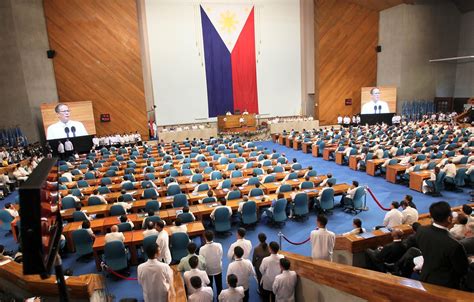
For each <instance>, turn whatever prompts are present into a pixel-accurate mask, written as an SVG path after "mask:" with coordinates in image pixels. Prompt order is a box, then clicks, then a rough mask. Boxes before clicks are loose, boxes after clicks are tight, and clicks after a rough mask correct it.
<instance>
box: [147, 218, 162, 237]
mask: <svg viewBox="0 0 474 302" xmlns="http://www.w3.org/2000/svg"><path fill="white" fill-rule="evenodd" d="M158 234H159V233H158V231H157V230H156V229H155V224H154V223H153V221H147V225H146V230H144V231H143V238H146V237H149V236H155V235H156V236H158Z"/></svg>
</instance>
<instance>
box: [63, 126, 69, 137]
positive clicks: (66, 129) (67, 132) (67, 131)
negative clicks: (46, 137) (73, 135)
mask: <svg viewBox="0 0 474 302" xmlns="http://www.w3.org/2000/svg"><path fill="white" fill-rule="evenodd" d="M64 132H66V135H67V138H69V127H66V128H64Z"/></svg>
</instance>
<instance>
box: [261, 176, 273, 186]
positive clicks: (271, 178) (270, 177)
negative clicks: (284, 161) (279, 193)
mask: <svg viewBox="0 0 474 302" xmlns="http://www.w3.org/2000/svg"><path fill="white" fill-rule="evenodd" d="M274 181H275V175H268V176H267V177H265V179H264V180H263V183H264V184H266V183H271V182H274Z"/></svg>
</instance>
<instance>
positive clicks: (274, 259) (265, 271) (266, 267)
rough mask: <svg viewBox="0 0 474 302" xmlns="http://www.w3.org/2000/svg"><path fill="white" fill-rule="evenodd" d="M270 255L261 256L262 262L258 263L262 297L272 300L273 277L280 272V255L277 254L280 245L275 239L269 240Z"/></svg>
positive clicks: (273, 298)
mask: <svg viewBox="0 0 474 302" xmlns="http://www.w3.org/2000/svg"><path fill="white" fill-rule="evenodd" d="M269 247H270V253H271V254H270V256H267V257H265V258H263V260H262V264H260V268H259V270H260V273H261V274H262V281H261V283H262V288H263V293H262V296H263V299H264V301H274V300H275V295H274V294H273V292H272V290H273V281H274V280H275V277H276V276H277V275H278V274H280V272H281V270H280V259H281V258H283V256H282V255H279V254H278V251H279V250H280V246H279V245H278V243H276V242H275V241H272V242H270V244H269Z"/></svg>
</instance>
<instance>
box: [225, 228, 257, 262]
mask: <svg viewBox="0 0 474 302" xmlns="http://www.w3.org/2000/svg"><path fill="white" fill-rule="evenodd" d="M246 233H247V230H246V229H244V228H239V229H238V230H237V240H236V241H235V242H234V243H232V244H231V245H230V248H229V251H228V252H227V257H228V258H229V260H231V259H232V257H233V256H234V248H235V247H237V246H240V247H241V248H242V249H243V250H244V255H243V258H244V259H249V258H250V252H251V251H252V242H251V241H250V240H248V239H245V234H246Z"/></svg>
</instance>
